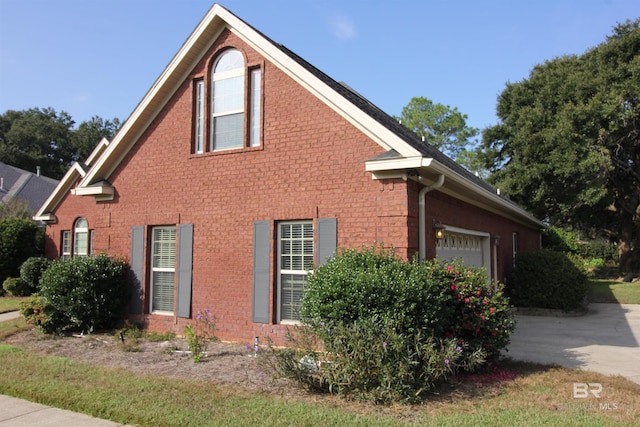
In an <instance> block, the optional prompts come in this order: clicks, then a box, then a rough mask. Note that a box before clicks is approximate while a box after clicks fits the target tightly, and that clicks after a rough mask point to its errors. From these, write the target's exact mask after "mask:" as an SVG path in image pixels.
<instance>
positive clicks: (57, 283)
mask: <svg viewBox="0 0 640 427" xmlns="http://www.w3.org/2000/svg"><path fill="white" fill-rule="evenodd" d="M127 272H128V265H127V263H126V262H125V261H124V260H121V259H115V258H110V257H109V256H107V255H105V254H100V255H98V256H95V257H93V256H92V257H75V258H71V259H65V260H56V261H54V262H53V263H52V264H51V265H50V266H49V268H47V269H46V270H45V271H44V273H43V274H42V276H41V278H40V285H41V287H40V292H39V296H40V297H42V298H44V301H45V302H46V305H47V307H45V308H46V310H45V311H46V312H47V313H49V314H51V317H52V318H53V319H55V322H49V323H47V327H46V329H48V330H49V331H50V332H53V331H60V330H62V329H65V328H68V327H76V328H80V329H82V330H86V331H91V330H99V329H108V328H112V327H115V326H116V325H117V323H118V321H120V320H121V319H122V318H123V315H124V308H125V304H126V302H127V300H128V299H127V290H128V283H127Z"/></svg>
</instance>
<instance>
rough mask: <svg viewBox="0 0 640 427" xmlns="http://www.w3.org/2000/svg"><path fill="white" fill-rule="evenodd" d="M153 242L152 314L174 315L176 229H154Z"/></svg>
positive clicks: (171, 227) (167, 227)
mask: <svg viewBox="0 0 640 427" xmlns="http://www.w3.org/2000/svg"><path fill="white" fill-rule="evenodd" d="M151 240H152V253H151V257H152V259H151V312H153V313H166V314H173V308H174V293H175V292H174V288H175V273H176V269H175V265H176V227H174V226H163V227H154V228H153V229H152V234H151Z"/></svg>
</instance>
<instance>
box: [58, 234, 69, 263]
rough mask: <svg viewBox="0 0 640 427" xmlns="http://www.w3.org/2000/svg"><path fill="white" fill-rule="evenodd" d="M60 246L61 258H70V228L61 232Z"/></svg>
mask: <svg viewBox="0 0 640 427" xmlns="http://www.w3.org/2000/svg"><path fill="white" fill-rule="evenodd" d="M60 246H61V249H62V250H61V253H60V256H61V257H62V259H68V258H71V231H70V230H64V231H63V232H62V245H60Z"/></svg>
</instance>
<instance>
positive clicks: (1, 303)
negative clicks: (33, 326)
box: [0, 296, 29, 313]
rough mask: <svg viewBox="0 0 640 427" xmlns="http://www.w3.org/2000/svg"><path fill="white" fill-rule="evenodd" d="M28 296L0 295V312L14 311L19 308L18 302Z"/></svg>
mask: <svg viewBox="0 0 640 427" xmlns="http://www.w3.org/2000/svg"><path fill="white" fill-rule="evenodd" d="M27 299H29V297H9V296H5V297H0V313H6V312H8V311H15V310H19V309H20V303H21V302H22V301H25V300H27Z"/></svg>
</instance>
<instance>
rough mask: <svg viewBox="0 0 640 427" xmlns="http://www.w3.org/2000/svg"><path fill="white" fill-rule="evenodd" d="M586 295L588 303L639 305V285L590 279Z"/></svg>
mask: <svg viewBox="0 0 640 427" xmlns="http://www.w3.org/2000/svg"><path fill="white" fill-rule="evenodd" d="M587 295H588V298H589V302H603V303H614V304H615V303H618V304H640V283H638V282H635V283H634V282H630V283H626V282H619V281H615V280H609V279H592V280H590V281H589V289H588V291H587Z"/></svg>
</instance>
